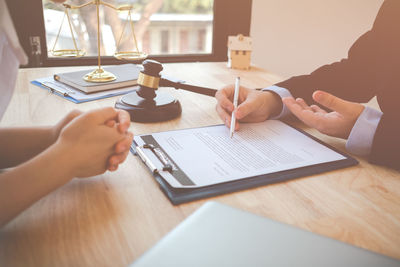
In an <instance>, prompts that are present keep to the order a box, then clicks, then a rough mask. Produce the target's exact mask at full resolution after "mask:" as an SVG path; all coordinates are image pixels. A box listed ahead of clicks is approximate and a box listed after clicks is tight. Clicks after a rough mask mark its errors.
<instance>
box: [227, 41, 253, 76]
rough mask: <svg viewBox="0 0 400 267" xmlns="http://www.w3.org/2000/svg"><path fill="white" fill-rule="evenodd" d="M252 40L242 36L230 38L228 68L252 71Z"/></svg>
mask: <svg viewBox="0 0 400 267" xmlns="http://www.w3.org/2000/svg"><path fill="white" fill-rule="evenodd" d="M251 50H252V40H251V38H250V37H245V36H243V35H242V34H239V35H237V36H229V37H228V67H230V68H232V69H240V70H248V69H250V60H251Z"/></svg>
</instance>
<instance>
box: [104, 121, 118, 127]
mask: <svg viewBox="0 0 400 267" xmlns="http://www.w3.org/2000/svg"><path fill="white" fill-rule="evenodd" d="M115 124H116V122H115V120H108V121H106V123H105V125H106V126H108V127H111V128H114V126H115Z"/></svg>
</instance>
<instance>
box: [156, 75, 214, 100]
mask: <svg viewBox="0 0 400 267" xmlns="http://www.w3.org/2000/svg"><path fill="white" fill-rule="evenodd" d="M160 87H174V88H175V89H183V90H186V91H190V92H193V93H198V94H202V95H208V96H212V97H215V93H217V90H216V89H212V88H206V87H200V86H194V85H190V84H185V83H180V82H173V81H170V80H168V79H165V78H161V79H160Z"/></svg>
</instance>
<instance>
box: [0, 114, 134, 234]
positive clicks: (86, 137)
mask: <svg viewBox="0 0 400 267" xmlns="http://www.w3.org/2000/svg"><path fill="white" fill-rule="evenodd" d="M125 115H126V114H124V115H123V116H125ZM120 116H121V112H119V111H117V110H115V109H113V108H105V109H100V110H95V111H91V112H88V113H85V114H82V115H79V116H78V117H76V118H75V119H74V120H72V121H71V122H70V123H69V124H67V125H66V126H65V127H63V128H62V130H61V132H60V135H59V137H58V139H57V141H56V142H55V143H53V144H52V145H51V146H50V147H48V148H47V149H45V150H44V151H43V152H41V153H40V154H38V155H36V156H35V157H34V158H32V159H30V160H28V161H27V162H25V163H23V164H21V165H19V166H17V167H15V168H13V169H10V170H8V171H6V172H3V173H0V227H1V226H3V225H4V224H6V223H7V222H8V221H9V220H11V219H12V218H14V217H15V216H16V215H17V214H19V213H20V212H21V211H23V210H24V209H26V208H27V207H29V206H30V205H32V204H33V203H34V202H36V201H37V200H39V199H40V198H42V197H43V196H45V195H46V194H48V193H49V192H51V191H53V190H55V189H56V188H58V187H60V186H62V185H63V184H65V183H67V182H68V181H70V180H71V179H72V178H73V177H88V176H94V175H98V174H101V173H103V172H105V171H106V170H107V168H109V160H110V159H112V158H113V157H116V161H115V164H119V163H121V162H122V161H124V160H125V158H126V156H127V151H129V146H128V148H127V149H126V150H122V148H125V147H126V146H127V143H128V142H126V140H127V139H129V140H128V141H129V143H130V142H131V141H132V138H133V135H132V133H129V132H126V131H122V130H124V129H125V127H126V126H124V123H118V124H114V123H113V125H107V124H108V122H109V121H118V117H120ZM121 119H122V118H121ZM125 130H126V129H125ZM121 132H123V133H121ZM121 145H122V146H123V147H122V148H118V147H119V146H121ZM116 147H117V148H116ZM118 149H121V151H119V154H115V153H118V152H115V150H118ZM115 169H116V167H115V168H113V170H115Z"/></svg>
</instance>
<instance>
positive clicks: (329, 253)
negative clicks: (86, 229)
mask: <svg viewBox="0 0 400 267" xmlns="http://www.w3.org/2000/svg"><path fill="white" fill-rule="evenodd" d="M131 266H134V267H143V266H158V267H162V266H174V267H180V266H182V267H183V266H185V267H188V266H190V267H196V266H218V267H221V266H252V267H253V266H324V267H325V266H332V267H337V266H362V267H366V266H381V267H384V266H397V267H399V266H400V261H396V260H395V259H392V258H389V257H386V256H383V255H380V254H377V253H374V252H371V251H367V250H365V249H361V248H358V247H355V246H352V245H349V244H346V243H342V242H340V241H337V240H334V239H331V238H327V237H324V236H320V235H317V234H314V233H311V232H308V231H305V230H302V229H299V228H296V227H293V226H290V225H287V224H283V223H280V222H277V221H273V220H270V219H267V218H263V217H260V216H257V215H254V214H251V213H248V212H245V211H241V210H238V209H235V208H232V207H229V206H225V205H223V204H219V203H216V202H208V203H206V204H205V205H203V206H202V207H201V208H200V209H198V210H197V211H196V212H195V213H193V214H192V215H191V216H190V217H188V218H187V219H186V220H185V221H183V222H182V223H181V224H180V225H178V226H177V227H176V228H175V229H174V230H172V231H171V232H170V233H169V234H167V235H166V236H165V237H164V238H163V239H162V240H161V241H160V242H158V243H157V244H156V245H155V246H154V247H153V248H151V249H150V250H149V251H147V252H146V253H145V254H144V255H143V256H142V257H140V258H139V259H138V260H137V261H136V262H135V263H134V264H132V265H131Z"/></svg>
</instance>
